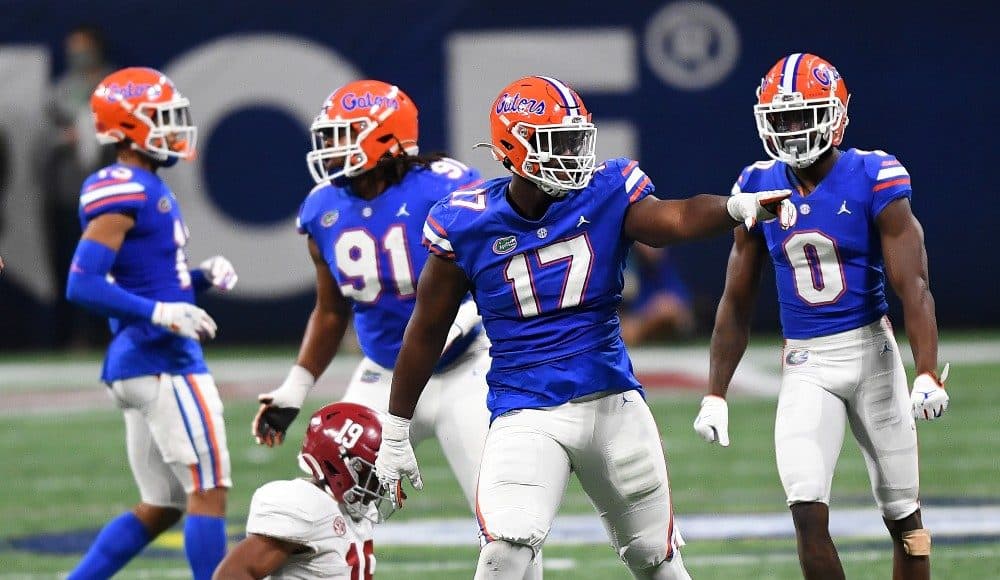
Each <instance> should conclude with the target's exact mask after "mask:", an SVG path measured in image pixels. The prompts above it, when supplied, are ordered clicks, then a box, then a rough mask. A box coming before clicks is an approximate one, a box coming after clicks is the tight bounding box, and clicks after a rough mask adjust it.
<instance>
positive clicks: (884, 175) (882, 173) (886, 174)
mask: <svg viewBox="0 0 1000 580" xmlns="http://www.w3.org/2000/svg"><path fill="white" fill-rule="evenodd" d="M904 175H905V176H907V177H909V176H910V172H909V171H907V170H906V168H905V167H903V166H902V165H897V166H895V167H886V168H885V169H880V170H879V172H878V176H877V177H875V180H876V181H882V180H883V179H889V178H890V177H901V176H904Z"/></svg>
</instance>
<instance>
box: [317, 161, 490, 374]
mask: <svg viewBox="0 0 1000 580" xmlns="http://www.w3.org/2000/svg"><path fill="white" fill-rule="evenodd" d="M478 180H479V172H478V171H476V170H475V169H472V168H470V167H466V166H465V165H462V164H461V163H459V162H458V161H455V160H453V159H447V158H446V159H441V160H439V161H435V162H434V163H432V164H431V167H429V168H423V167H414V168H413V169H411V170H410V171H408V172H407V173H406V175H405V176H404V177H403V180H402V181H401V182H400V183H397V184H396V185H393V186H391V187H389V188H388V189H386V190H385V191H384V192H382V193H381V194H380V195H379V196H378V197H376V198H375V199H372V200H367V201H366V200H364V199H361V198H360V197H357V196H355V195H353V194H351V193H350V191H349V190H348V189H346V188H343V187H337V186H334V185H326V184H324V185H320V186H317V187H316V188H314V189H313V190H312V192H311V193H310V194H309V196H308V197H307V198H306V200H305V201H304V202H303V203H302V207H301V209H300V210H299V218H298V227H299V232H301V233H305V234H309V236H311V237H312V239H313V240H315V242H316V245H317V247H318V248H319V250H320V252H321V253H322V254H323V259H324V260H325V261H326V263H327V265H328V266H329V268H330V273H331V274H333V277H334V279H335V280H336V281H337V284H338V285H339V286H340V292H341V293H342V294H343V295H344V297H345V298H347V299H348V300H350V301H351V303H352V306H353V309H354V327H355V329H356V330H357V333H358V343H359V344H360V346H361V351H362V352H364V354H365V356H367V357H368V358H370V359H371V360H373V361H375V362H376V363H377V364H379V365H381V366H383V367H386V368H390V369H391V368H393V367H394V366H395V365H396V357H397V356H399V349H400V347H401V346H402V344H403V331H404V330H406V323H407V322H409V320H410V315H411V314H412V313H413V307H414V305H415V304H416V298H417V295H416V289H417V278H418V277H419V276H420V271H421V270H422V269H423V267H424V263H425V262H426V261H427V251H426V250H424V248H422V247H421V241H422V236H421V229H422V228H423V226H424V220H425V219H426V218H427V212H428V210H430V208H431V206H432V205H434V203H435V202H436V201H437V200H439V199H441V198H442V197H445V196H446V195H448V194H449V193H451V192H452V191H455V190H456V189H460V188H461V187H463V186H467V185H471V184H472V183H474V182H476V181H478ZM476 334H477V333H470V334H469V335H468V336H466V337H463V339H462V341H461V342H459V343H456V344H455V345H453V346H452V348H450V349H449V350H448V352H446V353H444V355H443V356H442V359H441V362H440V365H441V366H442V367H443V366H446V365H447V364H448V363H450V362H451V361H453V360H454V359H455V358H457V357H458V356H459V355H460V354H461V353H462V352H463V351H464V350H465V347H466V346H468V344H469V343H471V342H472V339H473V338H475V336H476Z"/></svg>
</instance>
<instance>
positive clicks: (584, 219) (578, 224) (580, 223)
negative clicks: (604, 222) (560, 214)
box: [576, 216, 590, 227]
mask: <svg viewBox="0 0 1000 580" xmlns="http://www.w3.org/2000/svg"><path fill="white" fill-rule="evenodd" d="M589 223H590V220H588V219H587V218H585V217H583V216H580V221H578V222H576V227H580V226H582V225H583V224H589Z"/></svg>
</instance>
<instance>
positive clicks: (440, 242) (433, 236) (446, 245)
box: [424, 222, 455, 252]
mask: <svg viewBox="0 0 1000 580" xmlns="http://www.w3.org/2000/svg"><path fill="white" fill-rule="evenodd" d="M424 237H425V238H427V239H428V240H430V242H431V243H432V244H434V245H435V246H437V247H439V248H441V249H442V250H444V251H446V252H454V251H455V249H454V248H452V247H451V242H449V241H448V240H446V239H444V238H442V237H441V236H439V235H437V232H435V231H434V230H433V229H431V226H429V225H428V224H427V223H426V222H424Z"/></svg>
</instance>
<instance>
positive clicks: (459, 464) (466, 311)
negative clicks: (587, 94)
mask: <svg viewBox="0 0 1000 580" xmlns="http://www.w3.org/2000/svg"><path fill="white" fill-rule="evenodd" d="M312 134H313V150H312V151H311V152H310V153H309V154H308V155H307V157H306V159H307V162H308V165H309V170H310V172H311V173H312V176H313V178H314V180H315V181H316V183H317V186H316V187H315V188H314V189H313V190H312V192H310V194H309V196H308V197H307V198H306V200H305V201H304V202H303V204H302V208H301V210H300V211H299V217H298V227H299V231H300V232H301V233H303V234H306V235H307V236H308V246H309V254H310V255H311V256H312V259H313V262H314V264H315V267H316V306H315V307H314V309H313V312H312V314H311V316H310V317H309V322H308V324H307V326H306V329H305V335H304V336H303V339H302V345H301V347H300V349H299V355H298V359H297V361H296V364H295V365H294V366H293V367H292V368H291V370H290V371H289V373H288V376H287V378H286V379H285V381H284V382H283V383H282V384H281V386H279V387H278V388H277V389H275V390H274V391H272V392H270V393H265V394H262V395H261V396H260V401H261V407H260V410H259V412H258V413H257V416H256V417H255V418H254V421H253V426H252V432H253V434H254V436H255V437H256V438H257V440H258V442H260V443H263V444H266V445H269V446H273V445H275V444H278V443H281V441H282V440H283V438H284V436H285V433H286V432H287V429H288V427H289V424H290V423H291V422H292V420H293V419H294V418H295V416H296V415H297V414H298V412H299V409H300V408H301V407H302V403H303V401H304V399H305V397H306V394H307V393H308V392H309V390H310V389H311V388H312V386H313V384H314V382H315V381H316V379H317V378H318V377H319V376H320V375H321V374H322V373H323V372H324V371H325V370H326V368H327V366H328V365H329V364H330V361H331V360H332V359H333V357H334V355H335V354H336V352H337V350H338V348H339V346H340V341H341V340H342V339H343V337H344V334H345V332H346V329H347V323H348V320H349V319H350V314H351V311H352V310H353V313H354V325H355V328H356V330H357V335H358V342H359V343H360V346H361V350H362V352H363V354H364V359H363V360H362V361H361V364H359V365H358V367H357V369H356V370H355V372H354V375H353V377H352V378H351V382H350V384H349V385H348V387H347V391H346V393H345V394H344V398H343V399H342V400H343V401H348V402H353V403H359V404H362V405H365V406H367V407H370V408H372V409H375V410H377V411H379V412H380V413H385V412H386V410H387V408H388V404H389V386H390V384H391V380H392V376H393V369H394V367H395V366H396V357H397V355H398V354H399V348H400V345H401V344H402V341H403V330H404V329H405V328H406V323H407V321H408V320H409V319H410V315H411V313H412V312H413V306H414V303H415V301H416V282H417V276H418V275H419V274H420V272H421V270H422V269H423V267H424V263H425V261H426V260H427V257H428V254H427V251H426V250H425V249H424V248H423V247H422V245H421V244H422V239H423V232H424V229H425V228H426V226H425V223H424V222H425V219H426V217H427V212H428V211H429V210H430V208H431V206H433V205H434V203H435V202H437V201H438V200H439V199H441V198H442V197H445V196H447V195H448V194H449V193H451V192H452V191H455V190H459V189H462V188H465V187H469V186H472V185H473V184H475V183H477V182H478V181H479V172H478V171H476V170H475V169H473V168H470V167H467V166H465V165H463V164H462V163H459V162H458V161H455V160H454V159H450V158H447V157H442V156H441V155H436V154H431V155H420V154H419V149H418V146H417V137H418V122H417V107H416V106H415V104H414V103H413V101H412V100H411V99H410V98H409V97H408V96H407V95H406V93H404V92H403V91H401V90H400V89H399V88H398V87H396V86H393V85H390V84H387V83H384V82H381V81H376V80H361V81H354V82H351V83H348V84H347V85H344V86H343V87H341V88H339V89H337V90H336V91H334V92H333V94H331V95H330V96H329V97H327V99H326V101H325V102H324V104H323V109H322V111H321V113H320V115H319V116H318V117H317V118H316V120H315V121H314V123H313V125H312ZM480 320H481V319H480V317H479V314H478V312H477V310H476V307H475V303H474V302H473V301H472V300H466V301H465V303H464V304H463V305H462V307H461V313H460V314H459V316H457V317H456V319H455V322H454V324H452V325H451V327H450V334H449V336H448V341H447V345H445V346H444V347H443V348H442V349H441V350H439V351H438V353H437V354H438V356H439V357H440V360H439V361H437V360H436V364H435V368H434V375H433V378H432V379H431V386H430V388H429V389H428V393H427V395H428V396H427V397H425V398H424V399H423V400H421V404H420V406H419V408H417V410H416V417H415V419H414V443H419V442H420V441H422V440H425V439H427V438H430V437H436V438H437V439H438V442H439V443H440V444H441V448H442V450H443V451H444V454H445V457H446V458H447V460H448V463H449V465H451V468H452V470H453V471H454V473H455V476H456V478H457V479H458V482H459V484H460V485H461V487H462V491H463V492H464V493H465V496H466V499H467V500H468V502H469V506H470V508H471V507H473V506H474V501H475V488H476V477H477V474H478V473H479V458H480V455H481V452H482V448H483V441H484V440H485V438H486V431H487V428H488V427H489V414H488V412H487V411H486V407H485V400H486V379H485V376H486V371H487V370H488V369H489V367H490V359H489V342H488V341H487V339H486V336H485V333H483V332H482V325H481V322H480ZM534 569H535V570H537V571H538V572H539V574H540V568H539V567H537V566H535V567H534Z"/></svg>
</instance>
